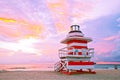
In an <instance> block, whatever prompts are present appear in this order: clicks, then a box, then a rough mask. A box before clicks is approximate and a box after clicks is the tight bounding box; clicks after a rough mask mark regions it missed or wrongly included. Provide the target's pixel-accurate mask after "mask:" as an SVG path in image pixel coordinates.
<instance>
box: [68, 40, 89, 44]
mask: <svg viewBox="0 0 120 80" xmlns="http://www.w3.org/2000/svg"><path fill="white" fill-rule="evenodd" d="M73 42H78V43H87V41H86V40H70V41H68V42H67V44H69V43H73Z"/></svg>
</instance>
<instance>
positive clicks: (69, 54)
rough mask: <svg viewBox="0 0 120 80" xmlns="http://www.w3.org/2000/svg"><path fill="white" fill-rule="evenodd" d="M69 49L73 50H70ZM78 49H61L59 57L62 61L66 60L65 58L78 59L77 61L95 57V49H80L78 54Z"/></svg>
mask: <svg viewBox="0 0 120 80" xmlns="http://www.w3.org/2000/svg"><path fill="white" fill-rule="evenodd" d="M68 48H71V49H70V50H68ZM75 50H76V49H74V48H73V47H65V48H62V49H59V57H60V59H65V58H71V59H72V58H76V59H81V60H82V59H85V58H89V59H90V58H91V57H93V56H94V48H88V49H85V48H82V49H79V50H78V52H75Z"/></svg>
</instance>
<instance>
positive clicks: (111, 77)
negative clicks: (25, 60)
mask: <svg viewBox="0 0 120 80" xmlns="http://www.w3.org/2000/svg"><path fill="white" fill-rule="evenodd" d="M96 72H97V73H96V74H73V75H65V74H61V73H59V72H54V71H4V72H0V80H120V70H96Z"/></svg>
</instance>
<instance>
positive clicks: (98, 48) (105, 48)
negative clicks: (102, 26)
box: [93, 41, 116, 56]
mask: <svg viewBox="0 0 120 80" xmlns="http://www.w3.org/2000/svg"><path fill="white" fill-rule="evenodd" d="M93 46H94V48H95V52H96V54H101V55H106V56H109V52H111V51H113V50H114V49H116V44H114V43H112V42H107V41H101V42H97V43H94V44H93Z"/></svg>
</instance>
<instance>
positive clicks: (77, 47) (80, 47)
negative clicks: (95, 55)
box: [71, 46, 88, 49]
mask: <svg viewBox="0 0 120 80" xmlns="http://www.w3.org/2000/svg"><path fill="white" fill-rule="evenodd" d="M71 47H73V48H75V49H82V48H85V49H88V48H87V46H71Z"/></svg>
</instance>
